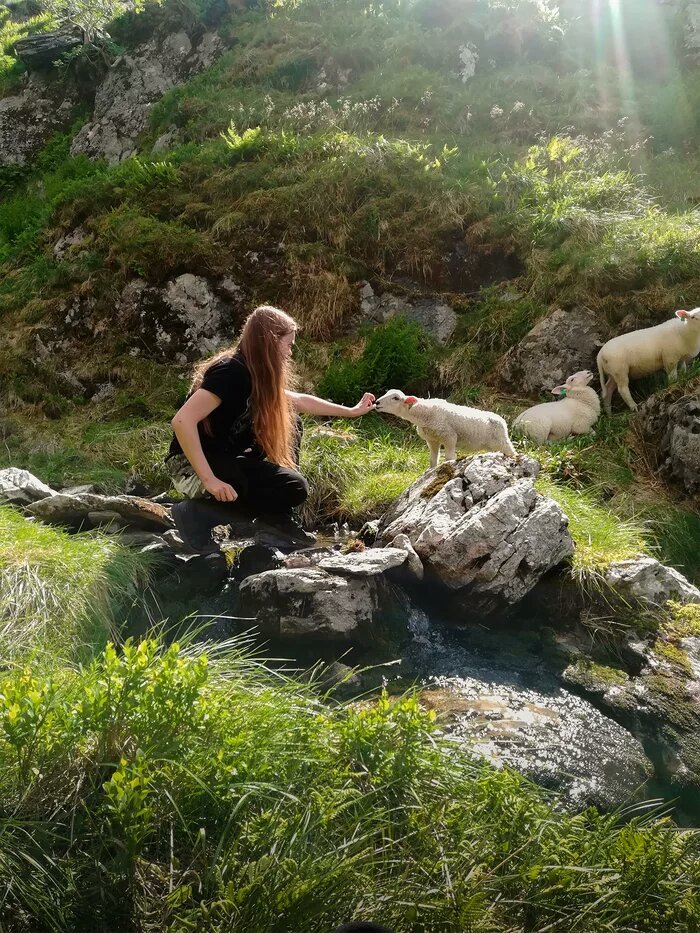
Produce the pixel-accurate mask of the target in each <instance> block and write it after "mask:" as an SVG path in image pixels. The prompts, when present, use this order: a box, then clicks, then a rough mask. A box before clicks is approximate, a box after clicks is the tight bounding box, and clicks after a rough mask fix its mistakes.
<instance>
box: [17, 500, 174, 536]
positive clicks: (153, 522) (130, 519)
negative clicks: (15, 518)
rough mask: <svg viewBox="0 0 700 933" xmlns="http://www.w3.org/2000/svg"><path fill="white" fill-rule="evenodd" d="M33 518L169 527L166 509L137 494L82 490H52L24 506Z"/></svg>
mask: <svg viewBox="0 0 700 933" xmlns="http://www.w3.org/2000/svg"><path fill="white" fill-rule="evenodd" d="M27 511H28V512H29V513H30V514H31V515H33V516H34V517H35V518H39V519H41V521H43V522H46V523H47V524H49V525H70V526H72V527H79V526H81V525H85V524H87V525H100V524H103V523H105V524H114V523H115V518H116V519H117V523H118V524H119V526H120V527H128V528H143V529H145V530H146V531H149V530H154V529H167V528H172V526H173V521H172V519H171V518H170V510H169V509H167V508H165V506H162V505H158V504H157V503H155V502H151V501H150V500H148V499H141V498H139V497H138V496H100V495H97V494H95V493H83V494H82V495H77V496H68V495H65V494H64V493H56V494H55V495H53V496H50V497H49V498H46V499H41V500H40V501H38V502H34V503H33V504H32V505H30V506H28V507H27Z"/></svg>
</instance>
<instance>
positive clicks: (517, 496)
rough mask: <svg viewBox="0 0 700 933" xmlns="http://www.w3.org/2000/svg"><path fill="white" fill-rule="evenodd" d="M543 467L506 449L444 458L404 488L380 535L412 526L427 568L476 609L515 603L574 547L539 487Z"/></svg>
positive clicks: (405, 530)
mask: <svg viewBox="0 0 700 933" xmlns="http://www.w3.org/2000/svg"><path fill="white" fill-rule="evenodd" d="M538 470H539V465H538V464H537V463H536V462H535V461H534V460H530V459H529V458H527V457H518V458H517V459H510V458H509V457H506V456H504V455H503V454H480V455H478V456H475V457H468V458H466V459H463V460H458V461H455V462H449V463H444V464H442V465H441V466H438V467H436V468H435V469H433V470H429V471H428V472H427V473H425V474H424V475H423V476H422V477H421V478H420V479H419V480H417V481H416V482H415V483H414V484H413V485H412V486H410V487H409V488H408V489H407V490H406V491H405V492H404V493H403V494H402V495H401V496H399V498H398V499H397V500H396V501H395V502H394V503H393V505H392V506H391V508H390V509H389V511H388V512H387V513H386V515H385V516H384V517H383V518H382V520H381V522H380V525H379V538H380V539H381V540H382V541H384V542H390V541H392V540H394V539H395V538H396V536H397V535H401V534H405V535H406V536H407V537H408V539H409V541H410V542H411V545H412V546H413V548H414V550H415V552H416V553H417V555H418V557H419V558H420V560H421V561H422V563H423V566H424V568H425V571H426V574H430V576H432V577H433V578H437V579H438V580H439V581H441V582H442V583H443V584H444V585H445V586H446V587H448V588H449V589H451V590H454V591H456V592H458V593H459V595H460V596H461V597H468V601H469V605H470V607H471V608H472V609H473V610H475V611H480V612H491V611H495V610H496V609H499V608H503V607H505V606H509V605H513V604H514V603H517V602H518V601H519V600H521V599H522V598H523V597H524V596H525V595H526V594H527V593H528V592H529V591H530V590H531V589H532V588H533V587H534V586H535V584H536V583H537V581H538V580H539V579H540V578H541V577H542V576H543V575H544V574H545V573H546V572H547V571H548V570H551V569H552V568H553V567H555V566H557V564H559V563H561V562H562V561H563V560H564V559H565V558H566V557H568V556H569V555H570V554H572V553H573V549H574V544H573V541H572V539H571V536H570V534H569V531H568V520H567V518H566V516H565V515H564V513H563V512H562V510H561V509H560V507H559V506H558V505H557V504H556V502H554V501H552V500H551V499H548V498H547V497H546V496H543V495H541V494H540V493H539V492H538V491H537V490H536V489H535V487H534V479H535V477H536V475H537V472H538Z"/></svg>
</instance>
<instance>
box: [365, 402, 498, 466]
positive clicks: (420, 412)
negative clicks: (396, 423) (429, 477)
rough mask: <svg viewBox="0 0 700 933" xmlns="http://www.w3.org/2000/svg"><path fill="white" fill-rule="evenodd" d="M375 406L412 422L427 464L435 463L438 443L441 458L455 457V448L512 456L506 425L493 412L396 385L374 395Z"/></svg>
mask: <svg viewBox="0 0 700 933" xmlns="http://www.w3.org/2000/svg"><path fill="white" fill-rule="evenodd" d="M375 409H376V410H377V411H381V412H388V413H389V414H392V415H396V416H397V417H399V418H404V419H405V420H406V421H410V422H411V423H412V424H414V425H415V426H416V431H417V432H418V434H419V436H420V437H422V438H423V440H424V441H425V442H426V444H427V445H428V447H429V449H430V466H431V467H434V466H437V462H438V458H439V456H440V447H441V446H442V447H444V448H445V460H455V459H456V457H457V448H460V449H461V450H464V451H466V452H468V453H476V452H478V451H480V450H487V451H500V452H501V453H504V454H508V455H509V456H511V457H514V456H515V449H514V448H513V445H512V444H511V442H510V439H509V437H508V425H507V424H506V422H505V421H504V420H503V418H501V416H500V415H497V414H495V412H492V411H481V410H480V409H478V408H469V407H468V406H466V405H454V404H453V403H452V402H446V401H445V400H444V399H441V398H430V399H419V398H416V397H415V396H414V395H404V393H403V392H401V391H400V390H399V389H390V390H389V391H388V392H387V393H386V394H384V395H382V396H381V398H378V399H377V401H376V402H375Z"/></svg>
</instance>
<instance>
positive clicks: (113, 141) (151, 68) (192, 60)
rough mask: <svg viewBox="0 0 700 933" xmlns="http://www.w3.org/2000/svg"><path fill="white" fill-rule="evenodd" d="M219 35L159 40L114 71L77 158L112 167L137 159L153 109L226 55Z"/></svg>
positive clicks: (80, 138)
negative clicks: (179, 86)
mask: <svg viewBox="0 0 700 933" xmlns="http://www.w3.org/2000/svg"><path fill="white" fill-rule="evenodd" d="M222 47H223V45H222V42H221V39H220V38H219V37H218V36H217V35H216V33H213V32H205V33H203V34H199V35H188V34H187V33H186V32H185V31H182V30H181V31H180V32H176V33H170V34H168V35H165V36H163V35H157V36H154V37H153V38H151V39H150V40H149V41H148V42H146V43H145V44H144V45H141V46H139V47H138V48H136V49H134V50H133V51H132V52H129V53H125V54H124V55H120V56H119V58H117V59H116V61H115V62H114V63H113V64H112V65H111V67H110V69H109V71H108V73H107V75H106V77H105V79H104V80H103V81H102V83H101V84H100V86H99V87H98V89H97V93H96V95H95V109H94V113H93V115H92V120H91V121H90V122H89V123H86V124H85V126H83V128H82V129H81V130H80V132H79V133H78V134H77V136H76V137H75V139H74V140H73V143H72V145H71V155H79V154H81V153H82V154H84V155H87V156H89V157H90V158H94V159H99V158H103V159H106V160H107V162H108V163H109V164H110V165H114V164H116V163H117V162H121V161H122V160H123V159H128V158H129V157H130V156H133V155H135V154H136V151H137V139H138V137H139V135H140V134H141V132H142V131H143V130H144V129H145V127H146V123H147V120H148V114H149V110H150V107H151V105H152V104H153V103H154V102H155V101H157V100H159V99H160V98H161V97H162V96H163V94H165V92H166V91H169V90H170V88H172V87H174V86H175V85H177V84H181V83H182V82H183V81H186V80H188V79H189V78H191V77H192V76H193V75H195V74H198V73H199V72H200V71H203V70H204V69H205V68H208V67H209V66H210V65H211V64H212V63H213V62H214V60H215V59H216V57H217V56H218V54H219V52H220V51H221V50H222Z"/></svg>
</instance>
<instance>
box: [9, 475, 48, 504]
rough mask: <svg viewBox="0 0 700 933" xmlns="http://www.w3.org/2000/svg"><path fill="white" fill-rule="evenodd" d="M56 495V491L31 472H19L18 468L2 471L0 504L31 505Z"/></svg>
mask: <svg viewBox="0 0 700 933" xmlns="http://www.w3.org/2000/svg"><path fill="white" fill-rule="evenodd" d="M55 495H56V491H55V490H54V489H51V487H50V486H47V485H46V483H42V481H41V480H40V479H37V478H36V476H33V475H32V474H31V473H30V472H29V470H19V469H17V467H7V468H6V469H4V470H0V502H6V503H8V504H10V505H31V503H32V502H38V501H39V500H40V499H46V498H48V497H49V496H55Z"/></svg>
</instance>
